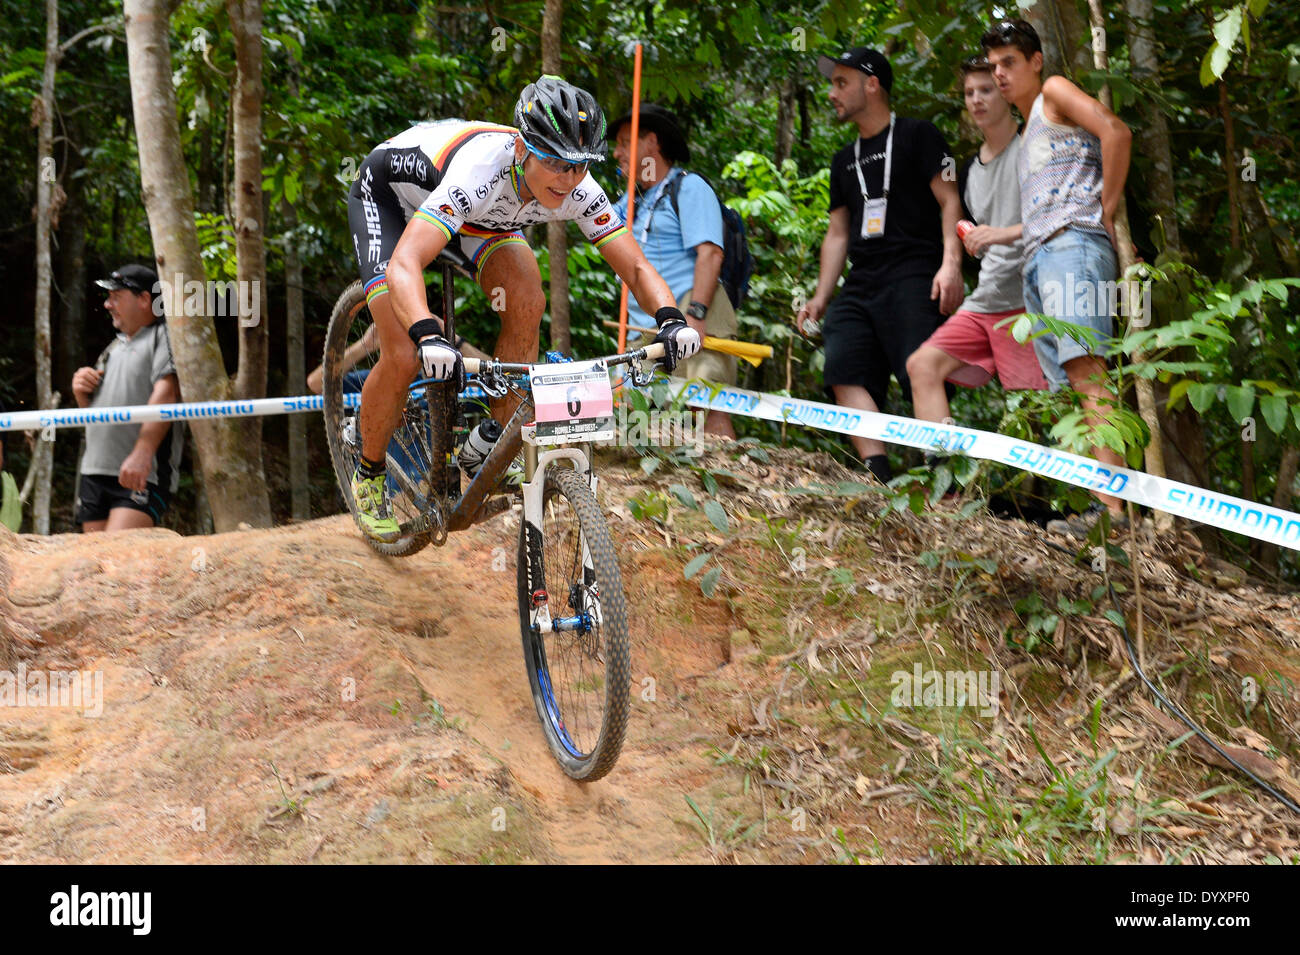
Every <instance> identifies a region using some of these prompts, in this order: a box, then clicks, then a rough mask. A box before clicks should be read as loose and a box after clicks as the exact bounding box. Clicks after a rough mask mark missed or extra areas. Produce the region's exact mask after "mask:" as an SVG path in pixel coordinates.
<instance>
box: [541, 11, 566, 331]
mask: <svg viewBox="0 0 1300 955" xmlns="http://www.w3.org/2000/svg"><path fill="white" fill-rule="evenodd" d="M563 22H564V0H546V8H545V10H544V11H543V13H542V72H543V73H554V74H555V75H557V76H558V75H559V73H560V27H561V25H562V24H563ZM546 249H547V252H548V253H549V258H550V262H551V268H550V272H551V275H550V284H551V347H552V348H554V349H556V350H558V351H562V352H565V353H567V352H569V351H570V349H571V347H572V341H571V339H570V336H569V236H568V232H567V231H566V224H565V223H563V222H548V223H547V224H546Z"/></svg>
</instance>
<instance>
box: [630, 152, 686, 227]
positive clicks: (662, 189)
mask: <svg viewBox="0 0 1300 955" xmlns="http://www.w3.org/2000/svg"><path fill="white" fill-rule="evenodd" d="M673 173H678V174H680V175H683V176H684V175H686V173H684V172H682V171H681V167H680V166H678V167H677V168H675V169H673V170H672V171H671V172H669V173H668V175H667V176H665V177H664V178H663V181H662V182H660V183H659V195H657V196H655V201H654V203H653V204H652V205H651V206H650V214H649V215H648V216H647V217H646V220H645V228H644V229H642V230H641V241H640V242H638V243H637V244H638V245H641V246H644V245H645V241H646V238H647V237H648V236H649V235H650V226H651V225H653V224H654V221H655V212H657V211H658V209H659V203H661V202H663V201H664V196H666V195H668V183H669V182H671V181H672V178H673Z"/></svg>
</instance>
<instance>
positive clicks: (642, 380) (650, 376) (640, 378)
mask: <svg viewBox="0 0 1300 955" xmlns="http://www.w3.org/2000/svg"><path fill="white" fill-rule="evenodd" d="M628 364H629V365H630V366H631V370H632V384H634V385H636V386H637V387H638V388H644V387H645V386H646V385H648V384H650V382H652V381H654V377H655V365H656V364H657V363H656V362H651V364H650V370H649V371H646V372H643V371H642V370H641V359H639V358H633V359H632V360H631V361H630V362H629V363H628Z"/></svg>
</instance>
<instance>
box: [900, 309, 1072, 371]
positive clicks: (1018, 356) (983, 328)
mask: <svg viewBox="0 0 1300 955" xmlns="http://www.w3.org/2000/svg"><path fill="white" fill-rule="evenodd" d="M1022 311H1023V309H1015V310H1013V311H1010V312H967V311H964V310H963V311H957V312H954V313H953V314H952V316H951V317H949V319H948V320H947V321H946V322H944V323H943V324H942V325H940V326H939V327H938V328H937V329H936V330H935V332H934V334H933V335H931V336H930V337H929V338H928V339H926V341H925V344H927V345H929V346H930V347H932V348H937V349H939V350H940V351H941V352H943V353H944V354H945V355H951V356H952V357H953V358H956V359H957V360H958V361H961V362H965V363H966V365H965V367H964V368H958V369H957V370H956V371H954V372H953V373H952V374H951V375H949V376H948V380H949V381H951V382H953V383H954V384H958V385H964V386H965V387H967V388H978V387H979V386H980V385H982V384H985V383H986V382H988V381H989V379H991V378H992V377H993V374H994V372H997V376H998V379H999V380H1000V381H1001V382H1002V387H1003V388H1005V389H1007V390H1008V391H1012V390H1019V389H1030V388H1032V389H1036V390H1039V391H1042V390H1045V389H1046V388H1047V379H1046V378H1044V377H1043V370H1042V369H1041V368H1040V367H1039V366H1038V356H1037V355H1035V354H1034V346H1033V345H1032V344H1030V343H1029V342H1025V343H1024V344H1023V345H1022V344H1020V343H1019V342H1017V341H1016V340H1015V339H1014V338H1012V337H1011V326H1010V325H1009V324H1008V325H1006V326H1004V327H1002V328H995V327H994V326H995V325H997V323H998V322H1000V321H1002V320H1003V319H1006V318H1010V317H1011V316H1013V315H1019V314H1021V312H1022Z"/></svg>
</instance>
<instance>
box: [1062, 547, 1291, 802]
mask: <svg viewBox="0 0 1300 955" xmlns="http://www.w3.org/2000/svg"><path fill="white" fill-rule="evenodd" d="M1043 543H1045V544H1047V545H1048V546H1049V547H1055V548H1056V549H1057V550H1059V551H1061V553H1063V554H1069V555H1070V559H1071V560H1074V559H1077V558H1078V556H1079V555H1078V554H1077V553H1071V551H1070V550H1069V549H1068V548H1065V547H1062V546H1061V545H1060V544H1056V543H1053V542H1052V541H1044V542H1043ZM1133 572H1134V573H1135V574H1136V573H1137V570H1136V568H1135V569H1134V571H1133ZM1106 591H1107V593H1109V594H1110V601H1111V603H1112V604H1114V605H1115V612H1116V613H1117V614H1118V615H1119V619H1120V622H1119V623H1118V624H1117V626H1118V627H1119V629H1120V632H1121V633H1123V634H1124V647H1125V649H1126V650H1127V651H1128V658H1129V662H1130V663H1132V664H1133V672H1134V673H1136V674H1137V675H1138V676H1139V677H1140V678H1141V680H1142V682H1143V683H1145V684H1146V686H1147V689H1148V690H1150V691H1151V693H1152V694H1153V695H1154V696H1155V698H1156V699H1157V700H1158V701H1159V702H1160V703H1161V704H1162V705H1163V706H1164V708H1165V709H1166V710H1168V711H1169V712H1170V713H1173V714H1174V716H1176V717H1178V719H1180V720H1181V721H1182V722H1183V723H1184V724H1185V725H1186V726H1187V728H1188V729H1190V730H1191V731H1192V732H1193V733H1195V734H1196V735H1197V736H1199V737H1200V738H1201V740H1202V741H1203V742H1204V743H1205V744H1206V745H1207V746H1209V747H1210V748H1211V749H1212V750H1214V751H1215V752H1216V753H1218V754H1219V755H1220V756H1222V757H1223V758H1224V759H1226V760H1227V761H1228V762H1229V763H1231V764H1232V765H1233V766H1235V767H1236V768H1237V769H1238V770H1240V771H1241V772H1243V773H1245V774H1246V775H1247V776H1249V777H1250V778H1251V779H1253V780H1254V781H1255V783H1256V784H1257V785H1258V786H1259V787H1260V788H1261V789H1263V790H1264V791H1265V792H1267V793H1268V794H1269V795H1271V796H1272V797H1273V798H1274V799H1276V800H1278V801H1279V802H1280V803H1282V805H1284V806H1286V807H1287V808H1288V809H1290V810H1291V811H1292V812H1294V813H1296V814H1297V815H1300V806H1297V805H1296V804H1295V803H1294V802H1292V801H1291V800H1290V799H1288V798H1287V797H1286V796H1284V795H1282V793H1280V792H1278V791H1277V790H1276V789H1274V788H1273V787H1272V786H1270V785H1269V784H1268V783H1266V782H1264V780H1262V779H1260V778H1259V777H1258V776H1256V775H1255V774H1254V773H1252V772H1251V771H1250V770H1249V769H1247V768H1246V767H1245V766H1243V765H1242V764H1241V763H1239V762H1237V761H1236V760H1235V759H1233V758H1232V757H1231V756H1230V755H1228V754H1227V753H1226V752H1224V750H1223V748H1222V747H1221V746H1219V744H1218V743H1216V742H1215V741H1214V740H1213V739H1211V738H1210V736H1209V734H1208V733H1206V732H1205V731H1204V730H1203V729H1201V728H1200V727H1199V726H1197V725H1196V724H1195V723H1193V722H1192V721H1191V720H1190V719H1189V718H1188V717H1187V716H1185V715H1184V714H1183V711H1182V710H1180V709H1179V708H1178V707H1176V706H1174V704H1173V703H1171V702H1169V699H1168V698H1167V697H1166V696H1165V695H1164V694H1163V693H1161V692H1160V691H1159V690H1158V689H1157V688H1156V685H1155V684H1154V683H1152V682H1151V681H1150V680H1149V679H1147V675H1146V673H1144V672H1143V671H1142V667H1140V666H1139V665H1138V661H1137V652H1136V651H1135V650H1134V649H1133V640H1132V638H1131V637H1130V636H1129V632H1128V623H1127V622H1125V620H1124V610H1123V608H1121V607H1120V605H1119V597H1118V595H1116V593H1115V585H1114V584H1113V583H1111V581H1110V577H1109V575H1107V578H1106Z"/></svg>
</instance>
